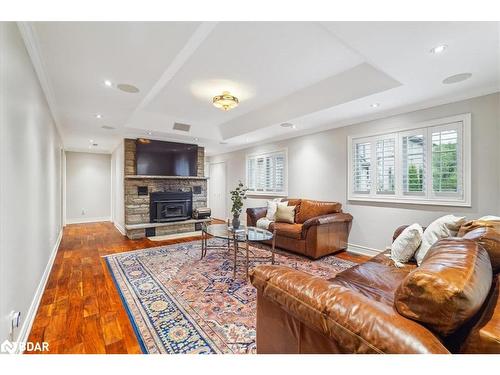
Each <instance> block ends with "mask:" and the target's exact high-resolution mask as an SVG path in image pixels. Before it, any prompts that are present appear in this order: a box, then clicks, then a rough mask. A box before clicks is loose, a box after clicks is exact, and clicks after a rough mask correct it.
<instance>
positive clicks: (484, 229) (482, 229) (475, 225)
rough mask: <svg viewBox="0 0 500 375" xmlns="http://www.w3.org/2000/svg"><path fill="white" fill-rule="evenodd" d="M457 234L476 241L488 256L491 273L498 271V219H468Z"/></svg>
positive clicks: (499, 233) (499, 237)
mask: <svg viewBox="0 0 500 375" xmlns="http://www.w3.org/2000/svg"><path fill="white" fill-rule="evenodd" d="M458 236H459V237H463V238H466V239H468V240H474V241H476V242H478V243H479V244H480V245H481V246H482V247H483V248H484V249H485V250H486V251H487V252H488V255H489V256H490V260H491V267H492V268H493V273H498V272H500V221H490V220H472V221H469V222H467V223H465V224H464V225H462V227H461V228H460V230H459V231H458Z"/></svg>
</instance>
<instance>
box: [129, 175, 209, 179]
mask: <svg viewBox="0 0 500 375" xmlns="http://www.w3.org/2000/svg"><path fill="white" fill-rule="evenodd" d="M125 179H129V180H208V177H198V176H145V175H136V174H134V175H126V176H125Z"/></svg>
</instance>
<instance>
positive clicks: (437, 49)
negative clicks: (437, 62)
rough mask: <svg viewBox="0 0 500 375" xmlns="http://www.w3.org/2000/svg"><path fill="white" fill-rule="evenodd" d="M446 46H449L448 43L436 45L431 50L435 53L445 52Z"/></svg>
mask: <svg viewBox="0 0 500 375" xmlns="http://www.w3.org/2000/svg"><path fill="white" fill-rule="evenodd" d="M446 48H448V46H447V45H446V44H441V45H439V46H436V47H434V48H433V49H431V51H430V52H431V53H434V54H435V55H437V54H440V53H442V52H444V51H445V49H446Z"/></svg>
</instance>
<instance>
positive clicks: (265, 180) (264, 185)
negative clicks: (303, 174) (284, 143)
mask: <svg viewBox="0 0 500 375" xmlns="http://www.w3.org/2000/svg"><path fill="white" fill-rule="evenodd" d="M286 162H287V159H286V151H279V152H274V153H269V154H261V155H252V156H248V157H247V186H248V188H249V192H250V193H257V194H267V195H274V194H279V195H286V172H285V171H286Z"/></svg>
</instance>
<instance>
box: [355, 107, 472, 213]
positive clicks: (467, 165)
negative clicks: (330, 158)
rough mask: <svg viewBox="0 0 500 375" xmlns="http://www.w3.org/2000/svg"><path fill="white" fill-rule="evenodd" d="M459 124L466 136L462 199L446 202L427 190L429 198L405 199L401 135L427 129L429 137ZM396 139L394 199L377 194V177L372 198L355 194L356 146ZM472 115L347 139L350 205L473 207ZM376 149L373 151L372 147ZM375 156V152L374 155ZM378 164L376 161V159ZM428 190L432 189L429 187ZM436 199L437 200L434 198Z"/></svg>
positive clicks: (463, 153)
mask: <svg viewBox="0 0 500 375" xmlns="http://www.w3.org/2000/svg"><path fill="white" fill-rule="evenodd" d="M456 122H461V123H462V132H461V133H462V134H461V135H460V137H459V138H461V144H462V155H461V158H462V160H461V164H462V173H463V179H462V181H463V185H462V189H463V193H462V199H460V200H459V199H454V198H453V199H446V198H445V197H435V195H434V194H433V193H432V190H431V191H428V190H427V193H426V196H425V197H421V198H420V197H416V196H414V195H404V194H403V191H402V153H401V152H402V147H401V145H400V139H401V134H403V133H410V132H412V131H416V130H419V129H424V128H425V132H426V134H428V133H429V131H430V129H429V128H431V127H437V126H446V125H448V124H452V123H456ZM394 134H395V135H396V141H397V142H396V143H397V146H396V150H397V155H396V167H395V173H396V175H397V178H396V194H394V195H388V196H386V195H383V194H376V191H374V189H376V187H375V185H374V182H375V183H376V182H377V179H376V175H375V174H373V175H372V183H371V186H372V190H371V192H370V193H369V194H359V193H355V192H354V191H353V185H354V182H353V165H352V163H353V154H352V152H353V146H354V142H355V141H356V142H363V141H367V140H370V141H371V142H374V141H376V139H380V138H381V137H388V136H390V135H394ZM471 141H472V139H471V114H470V113H463V114H459V115H455V116H449V117H444V118H439V119H433V120H430V121H424V122H419V123H414V124H411V125H409V126H405V127H400V128H397V129H390V130H387V131H384V132H373V133H364V134H360V135H355V136H348V137H347V153H348V155H347V171H348V178H347V200H348V201H358V202H382V203H401V204H416V205H434V206H454V207H471V206H472V202H471V196H472V192H471V158H472V155H471V152H472V148H471ZM426 142H427V143H429V142H432V141H429V137H428V136H426ZM372 148H373V147H372ZM428 150H430V148H429V147H426V157H427V159H426V163H431V161H430V160H431V159H428V157H429V155H428V154H429V151H428ZM372 155H373V151H372ZM372 160H374V159H372ZM375 164H376V160H375V162H373V163H372V166H371V169H372V172H374V173H376V170H375V169H376V166H375ZM429 166H432V164H427V168H429ZM429 183H431V181H430V179H426V184H429ZM426 187H427V188H428V187H429V185H427V186H426ZM433 197H435V198H433Z"/></svg>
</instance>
